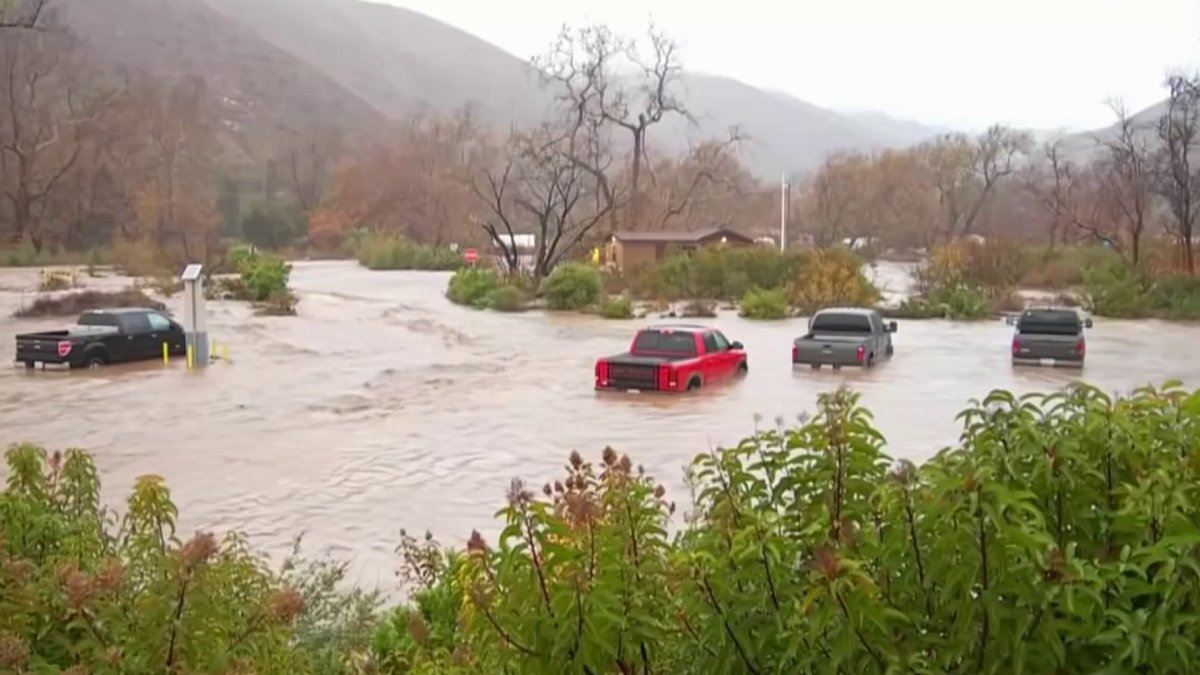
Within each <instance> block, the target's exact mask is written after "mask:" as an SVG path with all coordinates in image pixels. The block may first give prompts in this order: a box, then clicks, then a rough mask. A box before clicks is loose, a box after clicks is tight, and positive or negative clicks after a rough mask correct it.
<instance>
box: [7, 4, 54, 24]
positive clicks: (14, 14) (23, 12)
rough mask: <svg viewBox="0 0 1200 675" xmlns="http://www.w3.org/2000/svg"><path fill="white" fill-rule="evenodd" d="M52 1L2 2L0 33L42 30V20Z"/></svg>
mask: <svg viewBox="0 0 1200 675" xmlns="http://www.w3.org/2000/svg"><path fill="white" fill-rule="evenodd" d="M49 2H50V0H0V31H3V30H6V29H27V30H41V29H42V26H41V20H42V17H43V15H44V13H45V10H46V5H48V4H49Z"/></svg>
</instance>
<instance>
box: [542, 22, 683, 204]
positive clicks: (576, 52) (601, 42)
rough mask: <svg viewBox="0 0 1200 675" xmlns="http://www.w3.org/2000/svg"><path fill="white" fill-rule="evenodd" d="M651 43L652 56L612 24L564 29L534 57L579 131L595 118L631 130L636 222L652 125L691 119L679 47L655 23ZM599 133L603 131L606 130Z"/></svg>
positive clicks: (632, 198)
mask: <svg viewBox="0 0 1200 675" xmlns="http://www.w3.org/2000/svg"><path fill="white" fill-rule="evenodd" d="M648 42H649V49H650V54H649V55H643V54H641V53H640V50H639V49H638V47H637V45H636V44H635V43H633V42H632V41H629V40H626V39H624V38H622V37H620V36H618V35H615V34H614V33H613V32H612V31H611V30H609V29H608V28H607V27H606V26H593V27H585V28H581V29H577V30H571V29H569V28H564V29H563V31H562V32H561V33H560V35H559V37H558V39H557V41H556V42H555V43H554V45H553V46H552V47H551V49H550V52H549V54H547V55H546V56H544V57H541V58H538V59H535V61H534V63H535V64H536V65H537V66H538V68H539V69H540V70H541V71H542V73H543V75H544V77H545V78H546V79H547V80H548V81H549V82H550V83H552V84H553V85H555V86H557V87H558V88H559V91H558V93H557V94H556V97H557V101H558V104H559V107H560V109H561V113H562V114H563V115H564V116H565V117H566V118H567V119H568V122H569V126H571V127H574V128H575V129H578V128H579V127H580V126H581V125H583V124H585V120H587V118H591V122H592V123H593V124H597V123H602V124H605V125H612V126H613V127H615V128H617V129H619V130H622V131H623V132H626V133H628V134H629V137H630V140H631V143H632V151H631V152H632V155H631V158H630V170H629V182H630V185H629V194H630V198H629V218H628V220H629V221H630V223H631V224H634V225H637V224H639V221H640V218H641V209H640V202H641V197H640V193H641V177H642V170H643V168H644V166H645V165H646V162H647V159H646V149H647V136H648V132H649V129H650V127H652V126H654V125H655V124H658V123H659V122H661V121H662V120H663V119H664V118H665V117H666V116H667V115H670V114H679V115H683V116H685V117H689V114H688V112H687V109H686V107H685V106H684V105H683V103H682V101H680V100H679V99H678V98H677V97H676V96H675V93H674V89H675V87H676V85H677V84H678V83H679V80H680V76H681V74H682V65H681V64H680V62H679V53H678V46H677V45H676V43H675V42H674V41H672V40H671V39H669V38H668V37H667V36H666V35H665V34H664V33H662V32H661V31H659V30H657V29H656V28H655V27H654V26H653V25H652V26H651V27H650V28H649V30H648ZM626 63H628V64H632V65H633V67H634V69H635V72H636V78H635V80H634V83H633V86H632V87H628V86H625V84H624V82H623V76H622V74H621V73H619V72H618V68H619V67H620V66H622V65H625V64H626ZM597 126H599V125H598V124H597ZM597 131H598V132H600V133H599V134H598V135H603V132H602V130H600V129H597Z"/></svg>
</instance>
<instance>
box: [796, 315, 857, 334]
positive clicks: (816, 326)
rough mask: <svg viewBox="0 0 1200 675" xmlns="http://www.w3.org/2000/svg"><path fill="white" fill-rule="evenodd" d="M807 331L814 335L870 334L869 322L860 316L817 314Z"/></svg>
mask: <svg viewBox="0 0 1200 675" xmlns="http://www.w3.org/2000/svg"><path fill="white" fill-rule="evenodd" d="M809 330H811V331H812V332H814V333H870V332H871V320H870V319H869V318H867V317H866V316H864V315H862V314H818V315H817V317H816V318H815V319H813V322H812V326H810V327H809Z"/></svg>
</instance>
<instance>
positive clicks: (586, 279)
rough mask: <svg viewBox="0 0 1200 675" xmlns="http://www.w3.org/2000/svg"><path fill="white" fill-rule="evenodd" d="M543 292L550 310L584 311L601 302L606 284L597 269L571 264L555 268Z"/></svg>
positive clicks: (546, 281)
mask: <svg viewBox="0 0 1200 675" xmlns="http://www.w3.org/2000/svg"><path fill="white" fill-rule="evenodd" d="M541 290H542V294H543V295H544V296H545V297H546V304H547V306H548V307H549V308H550V309H555V310H572V309H583V308H585V307H590V306H592V305H595V304H596V303H598V302H600V298H601V297H602V296H603V294H604V283H603V281H602V280H601V278H600V271H599V270H597V269H596V268H595V267H592V266H590V265H585V264H583V263H574V262H570V263H563V264H562V265H559V266H558V267H556V268H554V271H553V272H551V273H550V275H549V276H547V277H546V279H545V280H544V281H543V282H542V289H541Z"/></svg>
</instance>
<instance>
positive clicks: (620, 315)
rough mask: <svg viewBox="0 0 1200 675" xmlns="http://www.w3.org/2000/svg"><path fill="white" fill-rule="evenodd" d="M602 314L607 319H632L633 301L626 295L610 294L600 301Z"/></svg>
mask: <svg viewBox="0 0 1200 675" xmlns="http://www.w3.org/2000/svg"><path fill="white" fill-rule="evenodd" d="M600 316H602V317H604V318H606V319H632V318H633V301H631V300H630V299H629V298H628V297H626V296H624V295H610V296H609V297H607V298H605V299H604V302H602V303H600Z"/></svg>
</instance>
